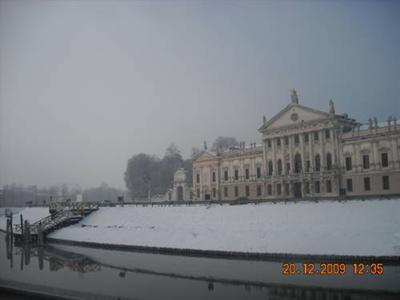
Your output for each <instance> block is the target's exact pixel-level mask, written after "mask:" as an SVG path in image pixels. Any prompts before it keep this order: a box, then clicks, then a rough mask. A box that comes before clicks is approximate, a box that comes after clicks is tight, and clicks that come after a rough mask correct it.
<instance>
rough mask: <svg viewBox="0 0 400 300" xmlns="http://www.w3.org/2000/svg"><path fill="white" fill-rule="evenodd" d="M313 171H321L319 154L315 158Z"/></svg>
mask: <svg viewBox="0 0 400 300" xmlns="http://www.w3.org/2000/svg"><path fill="white" fill-rule="evenodd" d="M315 171H317V172H319V171H321V158H320V156H319V154H317V155H316V156H315Z"/></svg>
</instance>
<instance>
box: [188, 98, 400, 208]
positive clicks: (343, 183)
mask: <svg viewBox="0 0 400 300" xmlns="http://www.w3.org/2000/svg"><path fill="white" fill-rule="evenodd" d="M258 131H259V132H260V133H261V136H262V138H261V143H260V144H251V145H250V146H249V147H246V146H245V145H244V143H241V146H240V147H239V148H236V149H231V150H228V151H225V152H223V153H213V152H211V151H207V150H204V151H202V152H200V153H199V154H198V155H197V156H196V157H194V159H193V193H194V199H195V200H235V199H238V198H242V197H245V198H248V199H259V200H261V199H271V200H272V199H296V198H321V197H323V198H329V197H332V198H336V197H339V196H342V197H346V196H368V195H371V196H372V195H386V196H388V195H400V185H399V184H398V183H399V182H400V154H399V152H400V151H399V149H400V129H399V127H398V124H397V119H396V118H395V117H392V116H390V117H389V118H388V119H387V120H386V121H385V122H383V123H378V121H377V119H376V118H373V119H372V118H370V119H369V121H368V123H367V124H361V123H359V122H357V121H356V120H354V119H352V118H349V117H348V115H347V114H337V113H336V112H335V107H334V103H333V101H332V100H330V101H329V106H328V111H327V112H324V111H320V110H317V109H314V108H310V107H307V106H304V105H301V104H299V99H298V96H297V93H296V91H295V90H293V91H292V94H291V102H290V103H289V104H288V105H287V106H286V107H285V108H283V109H282V110H281V111H280V112H278V113H277V114H276V115H275V116H274V117H273V118H271V119H270V120H268V121H267V120H266V118H265V117H264V118H263V122H262V124H261V126H260V128H259V129H258Z"/></svg>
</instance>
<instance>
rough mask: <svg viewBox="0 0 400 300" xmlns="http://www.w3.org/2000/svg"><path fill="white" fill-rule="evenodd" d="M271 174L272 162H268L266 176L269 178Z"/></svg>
mask: <svg viewBox="0 0 400 300" xmlns="http://www.w3.org/2000/svg"><path fill="white" fill-rule="evenodd" d="M272 172H273V166H272V160H270V161H269V162H268V175H269V176H271V175H272Z"/></svg>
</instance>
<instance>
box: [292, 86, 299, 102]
mask: <svg viewBox="0 0 400 300" xmlns="http://www.w3.org/2000/svg"><path fill="white" fill-rule="evenodd" d="M290 98H291V99H292V103H295V104H299V98H298V97H297V92H296V90H295V89H292V93H291V94H290Z"/></svg>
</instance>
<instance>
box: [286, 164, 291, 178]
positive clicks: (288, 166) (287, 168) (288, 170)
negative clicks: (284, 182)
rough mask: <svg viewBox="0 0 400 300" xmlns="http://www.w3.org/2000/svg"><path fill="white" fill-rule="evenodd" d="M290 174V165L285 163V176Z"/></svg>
mask: <svg viewBox="0 0 400 300" xmlns="http://www.w3.org/2000/svg"><path fill="white" fill-rule="evenodd" d="M289 173H290V163H286V174H287V175H288V174H289Z"/></svg>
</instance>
